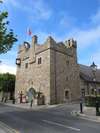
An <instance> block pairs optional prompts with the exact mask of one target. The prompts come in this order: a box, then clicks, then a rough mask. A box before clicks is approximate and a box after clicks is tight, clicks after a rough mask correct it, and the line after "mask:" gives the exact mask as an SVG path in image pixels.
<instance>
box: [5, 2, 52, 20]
mask: <svg viewBox="0 0 100 133" xmlns="http://www.w3.org/2000/svg"><path fill="white" fill-rule="evenodd" d="M25 2H26V3H25ZM5 4H6V5H7V6H9V7H11V6H12V7H14V8H17V9H19V10H21V11H24V12H26V13H28V14H29V16H30V18H34V21H35V20H39V19H42V20H47V19H49V18H50V16H51V14H52V10H51V9H50V8H49V6H48V5H47V4H46V3H45V2H44V0H30V1H25V0H21V1H20V0H5Z"/></svg>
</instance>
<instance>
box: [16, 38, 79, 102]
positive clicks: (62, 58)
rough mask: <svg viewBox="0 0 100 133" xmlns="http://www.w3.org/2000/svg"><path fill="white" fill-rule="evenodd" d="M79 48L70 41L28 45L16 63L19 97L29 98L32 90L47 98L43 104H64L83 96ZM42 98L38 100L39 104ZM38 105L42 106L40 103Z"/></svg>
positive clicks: (20, 52) (23, 47)
mask: <svg viewBox="0 0 100 133" xmlns="http://www.w3.org/2000/svg"><path fill="white" fill-rule="evenodd" d="M76 50H77V44H76V41H74V40H73V39H70V40H68V41H65V43H63V42H59V43H57V42H56V41H55V40H54V39H53V38H52V37H48V38H47V40H46V41H45V42H44V44H42V45H40V44H38V42H37V36H33V37H32V42H31V44H29V43H28V42H24V44H23V45H21V46H19V51H18V56H17V59H16V64H17V73H16V85H15V97H16V99H18V97H19V94H20V93H22V94H23V96H26V95H27V93H28V92H29V90H30V88H33V89H34V91H35V92H36V93H37V94H41V95H42V96H43V98H44V102H42V104H55V103H63V102H66V101H71V100H76V99H78V98H79V96H80V87H79V86H80V85H79V68H78V64H77V52H76ZM38 98H39V97H34V100H36V99H37V100H38ZM37 103H38V102H37Z"/></svg>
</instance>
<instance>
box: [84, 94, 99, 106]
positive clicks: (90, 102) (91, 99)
mask: <svg viewBox="0 0 100 133" xmlns="http://www.w3.org/2000/svg"><path fill="white" fill-rule="evenodd" d="M97 100H98V102H99V103H100V95H98V96H97ZM85 105H86V106H89V107H95V106H96V97H95V96H85Z"/></svg>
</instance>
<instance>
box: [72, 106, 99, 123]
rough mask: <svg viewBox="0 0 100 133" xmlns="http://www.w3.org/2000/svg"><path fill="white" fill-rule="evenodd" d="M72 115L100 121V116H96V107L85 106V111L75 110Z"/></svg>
mask: <svg viewBox="0 0 100 133" xmlns="http://www.w3.org/2000/svg"><path fill="white" fill-rule="evenodd" d="M71 114H72V115H74V116H77V117H80V118H82V119H86V120H90V121H94V122H100V116H96V108H95V107H86V106H84V107H83V113H80V111H79V110H73V111H72V112H71Z"/></svg>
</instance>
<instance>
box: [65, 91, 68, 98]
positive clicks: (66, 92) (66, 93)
mask: <svg viewBox="0 0 100 133" xmlns="http://www.w3.org/2000/svg"><path fill="white" fill-rule="evenodd" d="M65 99H69V91H68V90H66V91H65Z"/></svg>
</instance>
